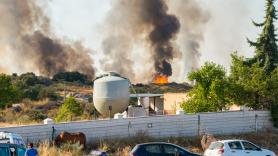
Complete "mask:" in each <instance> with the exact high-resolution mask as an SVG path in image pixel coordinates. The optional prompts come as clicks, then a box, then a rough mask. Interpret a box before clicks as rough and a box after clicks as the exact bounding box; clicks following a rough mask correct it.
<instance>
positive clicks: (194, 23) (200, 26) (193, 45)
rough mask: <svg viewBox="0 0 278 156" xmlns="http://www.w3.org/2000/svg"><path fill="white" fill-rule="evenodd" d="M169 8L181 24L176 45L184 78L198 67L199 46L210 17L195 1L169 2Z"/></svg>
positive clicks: (175, 0)
mask: <svg viewBox="0 0 278 156" xmlns="http://www.w3.org/2000/svg"><path fill="white" fill-rule="evenodd" d="M169 8H171V10H170V12H171V13H173V14H175V15H176V16H177V17H178V18H179V19H180V22H181V29H180V33H179V34H178V39H177V44H178V45H179V48H180V51H181V52H182V57H181V60H182V62H183V69H182V71H181V75H184V76H185V75H187V74H188V72H190V71H192V70H196V69H198V68H199V66H200V57H201V53H202V52H201V51H200V46H201V44H202V42H203V40H204V34H205V30H206V24H207V23H208V22H209V20H210V18H211V15H210V12H208V10H205V9H203V8H201V5H199V3H198V2H197V1H196V0H174V1H169ZM179 77H180V76H179ZM183 78H184V77H183Z"/></svg>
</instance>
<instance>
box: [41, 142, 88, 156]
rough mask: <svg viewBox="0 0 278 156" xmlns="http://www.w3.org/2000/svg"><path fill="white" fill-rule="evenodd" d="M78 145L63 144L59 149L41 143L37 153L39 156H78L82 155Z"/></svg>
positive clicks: (46, 143)
mask: <svg viewBox="0 0 278 156" xmlns="http://www.w3.org/2000/svg"><path fill="white" fill-rule="evenodd" d="M81 149H82V147H81V146H79V144H73V145H70V144H65V145H63V146H62V147H61V148H57V147H56V146H52V145H51V144H49V143H48V142H44V143H41V144H40V146H39V148H38V151H39V155H40V156H80V155H83V153H82V150H81Z"/></svg>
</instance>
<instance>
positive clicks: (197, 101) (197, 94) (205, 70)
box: [181, 62, 229, 112]
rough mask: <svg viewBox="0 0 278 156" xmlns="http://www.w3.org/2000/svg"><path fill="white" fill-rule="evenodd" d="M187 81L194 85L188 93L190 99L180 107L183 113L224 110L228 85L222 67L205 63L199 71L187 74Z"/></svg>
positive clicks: (226, 102)
mask: <svg viewBox="0 0 278 156" xmlns="http://www.w3.org/2000/svg"><path fill="white" fill-rule="evenodd" d="M188 79H189V80H190V81H193V82H195V83H196V85H195V86H194V88H193V89H192V90H191V91H190V92H189V96H190V99H189V100H188V101H185V102H183V103H182V105H181V107H182V108H183V109H184V111H185V112H208V111H221V110H223V109H225V108H226V106H227V104H228V103H229V100H228V98H227V96H226V94H228V88H229V84H228V81H227V77H226V72H225V69H224V68H223V67H222V66H220V65H216V64H214V63H208V62H207V63H205V65H204V66H202V68H201V69H200V70H198V71H195V72H191V73H189V76H188Z"/></svg>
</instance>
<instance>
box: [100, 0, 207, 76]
mask: <svg viewBox="0 0 278 156" xmlns="http://www.w3.org/2000/svg"><path fill="white" fill-rule="evenodd" d="M208 14H209V13H208V12H206V11H203V9H202V8H201V7H200V6H199V4H198V3H197V2H195V1H194V0H193V2H191V0H186V2H185V1H183V0H175V1H165V0H139V1H138V0H120V1H116V2H114V3H113V8H112V9H111V11H110V14H109V15H108V16H107V19H106V23H105V25H106V27H107V28H106V30H108V33H107V35H106V38H105V39H104V40H103V44H102V45H103V51H104V54H105V59H104V60H111V59H113V60H114V61H111V62H110V66H109V70H111V69H112V70H116V71H122V72H124V73H127V75H128V77H135V79H138V77H140V75H142V74H137V73H138V72H134V70H133V69H138V66H137V67H135V68H134V66H136V65H135V63H136V62H141V66H146V64H148V63H151V64H152V69H150V68H148V67H146V69H145V71H144V73H150V72H152V74H154V73H159V74H163V75H166V76H171V75H172V74H173V71H172V66H173V65H174V64H173V60H174V59H175V60H177V61H178V62H180V61H183V63H182V64H183V65H182V66H187V67H184V68H183V71H182V72H181V71H175V72H176V73H182V74H183V76H182V77H185V74H184V73H185V72H184V70H187V71H189V70H192V69H196V68H197V67H198V61H199V57H200V52H199V46H200V42H201V41H202V40H203V32H204V31H203V30H202V29H203V25H204V24H205V23H206V22H207V21H208V19H209V15H208ZM108 40H109V41H110V42H107V41H108ZM111 42H114V44H113V46H112V44H111ZM115 42H117V43H115ZM122 42H124V43H122ZM108 43H110V44H108ZM138 45H139V46H140V47H139V48H138ZM134 47H136V48H137V51H136V48H134ZM138 49H139V50H138ZM141 49H143V50H141ZM112 51H113V52H112ZM138 52H139V53H141V55H143V56H144V57H141V58H143V59H138V58H139V57H133V58H132V56H133V55H134V53H138ZM123 58H125V59H123ZM134 58H135V59H134ZM119 60H124V62H121V63H125V62H128V64H127V67H126V66H125V65H123V66H122V65H120V64H119V63H118V61H119ZM146 60H147V61H148V62H146ZM144 61H145V62H144ZM102 63H103V64H107V63H106V62H105V61H103V62H102ZM112 64H115V65H116V66H111V65H112ZM106 67H107V65H106ZM139 68H140V67H139ZM188 68H189V69H188ZM105 69H106V70H107V68H105ZM176 69H180V70H182V68H180V67H177V68H176V67H175V69H173V70H176ZM132 71H133V72H132ZM174 74H175V73H174ZM151 76H153V75H151ZM178 76H179V77H181V76H180V75H178ZM145 78H147V79H149V80H150V79H151V77H150V76H148V77H145ZM140 80H141V81H143V80H142V79H140Z"/></svg>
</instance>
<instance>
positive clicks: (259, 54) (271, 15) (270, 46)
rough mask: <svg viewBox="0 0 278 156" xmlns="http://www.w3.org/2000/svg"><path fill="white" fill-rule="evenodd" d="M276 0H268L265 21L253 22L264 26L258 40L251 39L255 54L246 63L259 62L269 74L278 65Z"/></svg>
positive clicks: (258, 25)
mask: <svg viewBox="0 0 278 156" xmlns="http://www.w3.org/2000/svg"><path fill="white" fill-rule="evenodd" d="M274 1H275V0H266V3H267V4H266V16H265V20H264V22H263V23H256V22H254V21H253V24H254V25H255V26H256V27H263V31H262V32H261V34H260V36H259V37H258V38H257V41H256V42H252V41H250V40H249V39H247V40H248V42H249V44H250V45H251V46H254V47H255V53H256V54H255V56H254V57H253V58H250V59H247V60H246V61H245V63H246V64H248V65H252V64H254V63H257V62H258V63H259V65H260V67H263V68H264V71H265V73H266V74H267V75H269V74H270V73H271V72H272V71H273V70H274V69H275V68H276V67H277V66H278V49H277V44H276V41H277V39H276V36H277V35H276V34H275V27H274V21H275V20H277V15H276V9H275V6H274Z"/></svg>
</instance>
